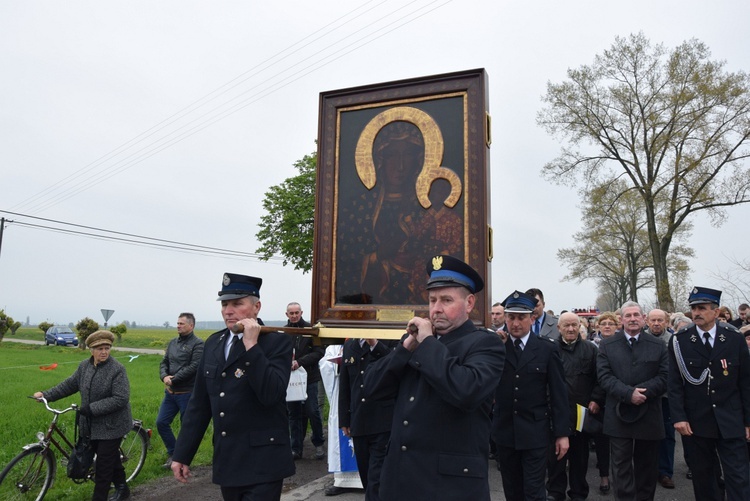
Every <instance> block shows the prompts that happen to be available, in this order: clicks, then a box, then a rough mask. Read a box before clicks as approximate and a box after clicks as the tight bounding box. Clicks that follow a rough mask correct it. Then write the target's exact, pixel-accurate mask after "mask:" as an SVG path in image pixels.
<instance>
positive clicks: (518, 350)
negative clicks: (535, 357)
mask: <svg viewBox="0 0 750 501" xmlns="http://www.w3.org/2000/svg"><path fill="white" fill-rule="evenodd" d="M513 344H514V345H516V353H518V354H519V355H520V354H521V352H522V351H523V343H522V342H521V340H520V339H516V340H515V341H513Z"/></svg>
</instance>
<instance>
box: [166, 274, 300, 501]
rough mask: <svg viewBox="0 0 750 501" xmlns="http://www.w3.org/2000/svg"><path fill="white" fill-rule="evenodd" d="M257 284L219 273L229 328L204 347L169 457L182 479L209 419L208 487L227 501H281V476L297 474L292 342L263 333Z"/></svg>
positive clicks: (252, 279) (253, 279) (187, 474)
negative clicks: (289, 401)
mask: <svg viewBox="0 0 750 501" xmlns="http://www.w3.org/2000/svg"><path fill="white" fill-rule="evenodd" d="M261 284H262V280H261V279H260V278H256V277H250V276H246V275H236V274H232V273H225V274H224V279H223V282H222V288H221V291H219V300H220V301H221V314H222V316H223V317H224V323H225V324H226V326H227V328H226V329H223V330H221V331H219V332H215V333H214V334H212V335H211V336H210V337H209V338H208V339H207V340H206V342H205V345H204V350H203V358H201V362H200V365H199V366H198V371H197V374H196V380H195V386H194V387H193V394H192V395H191V397H190V401H189V402H188V407H187V409H186V410H185V414H184V419H183V421H182V428H181V429H180V434H179V436H178V437H177V445H176V447H175V450H174V455H173V456H172V472H173V473H174V476H175V478H176V479H177V480H179V481H180V482H187V481H188V478H189V477H190V468H189V466H188V465H189V464H190V463H191V461H192V460H193V457H194V456H195V453H196V452H197V451H198V446H199V445H200V443H201V440H202V439H203V434H204V433H205V432H206V428H207V427H208V424H209V422H210V421H211V420H212V419H213V423H214V436H213V447H214V455H213V482H214V483H215V484H219V485H220V486H221V494H222V496H223V498H224V499H225V500H227V501H235V500H236V501H240V500H243V501H247V500H264V501H265V500H273V499H276V500H278V499H280V498H281V489H282V486H283V482H284V478H285V477H289V476H291V475H293V474H294V461H293V460H292V455H291V454H290V453H289V420H288V418H287V410H286V389H287V385H288V384H289V374H290V373H291V362H292V343H291V341H290V340H289V337H288V336H287V335H286V334H281V333H277V332H271V333H268V334H263V335H262V336H261V335H260V324H259V323H258V320H257V318H258V312H259V311H260V286H261ZM235 330H239V331H240V332H239V333H236V332H235Z"/></svg>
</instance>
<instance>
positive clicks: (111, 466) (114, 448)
mask: <svg viewBox="0 0 750 501" xmlns="http://www.w3.org/2000/svg"><path fill="white" fill-rule="evenodd" d="M121 441H122V439H121V438H115V439H113V440H92V441H91V445H92V446H93V448H94V452H95V453H96V471H95V475H96V479H95V482H94V496H93V497H92V498H91V500H92V501H107V497H108V496H109V486H110V484H112V483H114V484H115V485H122V484H124V483H125V468H123V467H122V461H121V460H120V442H121Z"/></svg>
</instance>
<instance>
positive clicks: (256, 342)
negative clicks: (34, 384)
mask: <svg viewBox="0 0 750 501" xmlns="http://www.w3.org/2000/svg"><path fill="white" fill-rule="evenodd" d="M426 268H427V269H426V275H427V281H426V285H425V290H426V294H427V297H428V301H429V314H428V316H427V318H421V317H414V318H412V319H411V320H409V322H408V324H407V332H406V333H405V334H404V335H403V337H402V338H401V340H400V341H395V340H394V341H384V340H378V339H372V338H367V339H349V340H347V341H346V342H345V343H344V345H343V346H341V347H339V349H338V351H337V353H338V356H332V357H331V358H324V352H323V348H322V347H319V346H315V345H314V344H313V343H311V342H310V341H311V340H310V339H309V338H306V337H302V336H299V335H292V334H287V333H281V332H275V331H273V329H268V328H266V329H262V321H261V320H260V318H259V317H258V315H259V312H260V308H261V302H260V289H261V285H262V280H261V279H260V278H257V277H251V276H246V275H237V274H231V273H226V274H225V275H224V277H223V281H222V287H221V290H220V291H219V297H218V300H219V301H220V302H221V312H222V316H223V319H224V322H225V324H226V328H225V329H223V330H221V331H219V332H216V333H214V334H212V335H211V336H210V337H209V338H208V339H207V340H206V341H205V342H204V341H202V340H201V339H200V338H198V337H197V336H195V334H194V332H193V329H194V326H195V317H194V316H193V315H192V314H190V313H182V314H180V315H179V318H178V322H177V331H178V336H177V337H176V338H174V339H173V340H171V341H170V343H169V344H168V346H167V349H166V351H165V355H164V358H163V360H162V363H161V364H160V374H159V376H160V379H161V381H162V382H163V383H164V386H165V389H164V398H163V400H162V403H161V406H160V409H159V413H158V418H157V429H158V430H159V434H160V436H161V439H162V440H163V442H164V445H165V448H166V452H167V456H168V457H167V458H166V462H165V463H164V467H165V468H168V469H171V470H172V472H173V474H174V477H175V478H176V479H177V480H178V481H180V482H188V480H189V478H190V475H191V472H190V466H189V465H190V464H191V462H192V461H193V458H194V456H195V454H196V452H197V451H198V448H199V446H200V443H201V441H202V439H203V436H204V434H205V432H206V431H207V429H208V427H209V424H210V423H211V422H213V439H212V445H213V482H214V483H216V484H218V485H219V486H220V488H221V493H222V496H223V498H224V499H225V500H238V501H239V500H245V501H247V500H274V499H279V498H280V496H281V491H282V485H283V480H284V478H286V477H289V476H291V475H293V474H294V472H295V460H298V459H301V458H302V457H303V443H304V439H305V434H306V432H307V428H308V420H309V421H310V424H311V428H312V444H313V446H314V448H315V451H314V455H315V456H314V457H315V458H316V459H323V458H324V457H325V451H324V449H323V444H324V442H325V440H326V437H325V436H324V433H323V426H322V423H323V419H322V417H321V403H322V394H321V395H320V396H319V391H318V384H319V382H320V381H321V371H320V367H324V368H326V366H325V364H326V363H333V364H335V366H336V368H335V370H334V372H335V373H336V377H337V384H336V391H333V392H332V391H330V390H331V388H330V385H326V394H328V395H329V397H332V398H335V399H336V402H335V405H334V403H333V402H332V405H331V409H332V410H335V411H336V415H335V416H329V420H330V419H334V418H335V419H336V420H337V422H338V427H339V428H340V430H341V432H342V436H343V437H345V438H347V439H350V440H351V444H352V446H353V452H354V455H355V456H356V466H357V471H358V475H359V480H360V485H361V486H362V489H363V492H364V497H365V499H366V500H367V501H377V500H389V501H390V500H402V499H403V500H410V501H411V500H430V501H434V500H440V499H450V500H453V499H467V500H468V499H471V500H489V499H490V494H489V480H488V476H489V473H488V468H489V464H490V463H489V461H490V460H493V459H494V460H495V461H496V463H497V468H498V470H500V473H501V477H502V487H503V491H504V493H505V498H506V499H507V500H509V501H513V500H547V501H558V500H565V499H567V498H570V499H573V500H579V499H586V498H587V497H588V495H589V485H588V483H587V481H586V474H587V469H588V463H589V454H590V451H591V450H594V451H595V453H596V458H597V467H598V471H599V476H600V479H601V480H600V485H599V486H598V488H599V491H600V492H601V493H603V494H607V493H609V492H610V490H611V491H612V493H613V494H614V497H615V498H616V499H622V500H631V499H632V500H636V499H637V500H646V499H653V498H654V495H655V491H656V488H657V485H658V484H661V486H663V487H664V488H667V489H669V488H674V486H675V483H674V480H673V475H674V451H675V431H676V432H677V433H679V434H680V436H681V439H682V443H683V448H684V453H685V460H686V462H687V465H688V467H689V468H690V472H691V475H692V483H693V489H694V493H695V498H696V499H700V500H720V499H725V496H726V499H729V500H747V499H750V460H749V455H748V454H749V453H750V307H749V306H748V305H746V304H743V305H741V306H740V308H739V311H738V318H737V319H734V318H733V317H732V313H731V311H729V310H728V309H726V308H724V307H722V306H721V304H720V303H721V292H720V291H717V290H713V289H708V288H704V287H695V288H694V289H693V291H692V292H691V294H690V297H689V298H688V303H689V305H690V310H689V311H687V312H685V313H674V314H668V313H666V312H664V311H662V310H659V309H652V310H651V311H649V312H645V311H644V310H643V308H642V307H641V305H639V304H638V303H635V302H630V301H629V302H626V303H625V304H623V305H622V307H621V308H620V309H618V310H617V311H614V312H603V313H600V314H598V315H597V316H596V317H595V318H591V319H590V321H586V320H585V319H582V318H581V317H580V316H579V314H577V312H572V311H567V312H562V313H561V315H560V316H559V317H556V316H554V314H553V312H551V311H545V301H544V294H543V293H542V291H541V290H539V289H536V288H532V289H528V290H526V291H525V292H521V291H518V290H516V291H514V292H512V293H511V294H510V295H508V297H507V298H505V300H503V301H502V302H498V303H495V304H494V305H493V306H492V311H491V319H492V324H491V326H490V327H489V328H484V327H481V326H477V325H475V323H474V322H473V321H472V320H471V319H470V315H471V313H472V312H473V311H475V308H476V307H477V305H476V294H477V293H479V292H480V291H482V290H483V289H484V282H483V280H482V277H481V276H480V275H479V274H478V273H477V272H476V270H474V269H473V268H472V267H471V266H469V265H468V264H466V263H464V262H463V261H461V260H459V259H456V258H454V257H451V256H448V255H438V256H434V257H432V258H431V259H430V260H429V261H428V263H427V267H426ZM286 315H287V318H288V323H287V327H308V326H309V325H310V324H308V323H307V322H305V321H304V320H303V319H302V309H301V306H300V305H299V303H296V302H293V303H289V305H288V306H287V311H286ZM742 333H744V337H743V334H742ZM113 342H114V336H113V335H112V333H110V332H109V331H98V332H96V333H94V334H92V335H91V336H89V338H88V340H87V345H88V347H89V349H90V350H91V354H92V356H91V358H90V359H88V360H85V361H83V362H81V364H80V365H79V367H78V369H77V370H76V372H75V373H74V374H73V375H72V376H71V377H69V378H67V379H66V380H65V381H63V382H62V383H60V384H59V385H57V386H55V387H54V388H51V389H49V390H47V391H44V392H37V393H36V394H35V396H36V397H38V398H40V397H42V396H43V397H45V398H46V399H48V400H49V401H54V400H57V399H60V398H64V397H66V396H69V395H72V394H73V393H76V392H81V395H82V402H81V410H80V415H81V417H82V420H84V421H85V422H86V423H87V425H88V426H89V428H90V433H91V439H92V443H93V445H94V447H95V449H96V451H97V463H96V486H95V491H94V497H93V499H95V500H104V499H108V496H110V488H111V485H112V484H113V485H114V491H113V492H112V493H111V496H110V497H109V499H113V500H116V501H120V500H124V499H128V497H129V496H130V493H129V489H128V487H127V485H126V484H125V481H124V472H123V469H122V465H121V464H120V462H119V454H118V453H117V446H118V445H119V440H120V439H121V437H122V436H124V435H125V433H127V431H128V430H129V429H130V425H131V417H130V407H129V403H128V401H129V385H128V381H127V375H126V373H125V370H124V368H123V366H122V365H121V364H119V363H118V362H117V361H116V360H114V359H111V358H110V357H109V350H110V348H111V346H112V344H113ZM300 368H304V369H305V371H306V372H307V398H306V399H305V400H304V401H302V402H287V401H286V394H287V385H288V383H289V380H290V375H291V373H292V372H293V371H296V370H299V369H300ZM326 372H327V370H326ZM178 413H179V414H180V416H181V426H180V431H179V434H178V436H177V438H175V437H174V435H173V433H172V426H171V424H172V421H173V420H174V419H175V417H176V415H177V414H178ZM126 424H127V426H126ZM331 435H332V434H331V431H330V429H329V437H328V440H332V439H333V437H332V436H331ZM329 450H331V449H330V447H329ZM345 491H346V489H344V488H340V487H337V486H336V485H333V486H331V487H330V488H329V489H327V490H326V495H336V494H339V493H341V492H345Z"/></svg>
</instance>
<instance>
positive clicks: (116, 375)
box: [34, 330, 133, 501]
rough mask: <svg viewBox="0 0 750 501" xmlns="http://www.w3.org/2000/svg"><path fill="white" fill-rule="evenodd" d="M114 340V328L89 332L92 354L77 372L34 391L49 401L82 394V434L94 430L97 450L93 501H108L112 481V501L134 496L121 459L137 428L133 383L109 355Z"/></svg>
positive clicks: (80, 421) (37, 395)
mask: <svg viewBox="0 0 750 501" xmlns="http://www.w3.org/2000/svg"><path fill="white" fill-rule="evenodd" d="M114 340H115V336H114V334H112V333H111V332H110V331H104V330H100V331H96V332H94V333H93V334H91V335H89V337H88V338H87V339H86V345H87V346H88V348H89V350H90V351H91V357H90V358H87V359H86V360H83V361H82V362H81V363H80V364H79V365H78V368H77V369H76V371H75V372H74V373H73V374H72V375H71V376H70V377H69V378H67V379H65V380H64V381H63V382H61V383H60V384H58V385H57V386H54V387H53V388H50V389H49V390H46V391H43V392H41V391H38V392H36V393H34V397H36V398H41V397H44V398H46V399H47V401H48V402H54V401H55V400H60V399H61V398H65V397H69V396H70V395H73V394H75V393H78V392H80V393H81V406H80V410H79V411H78V418H79V426H80V429H81V433H90V438H91V444H92V446H93V448H94V452H95V453H96V471H95V476H96V479H95V480H96V481H95V486H94V495H93V497H92V498H91V499H92V501H104V500H106V499H107V495H108V494H109V486H110V484H111V483H114V485H115V491H114V494H113V495H112V497H110V498H109V500H110V501H122V500H123V499H128V498H130V490H129V489H128V485H127V483H126V482H125V469H124V468H123V466H122V461H121V460H120V442H121V441H122V437H124V436H125V435H126V434H127V433H128V431H130V429H131V428H132V427H133V418H132V416H131V414H130V403H129V401H130V382H129V381H128V375H127V373H126V372H125V367H123V365H122V364H121V363H120V362H118V361H117V360H115V359H114V358H110V356H109V352H110V349H111V348H112V344H113V343H114Z"/></svg>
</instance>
